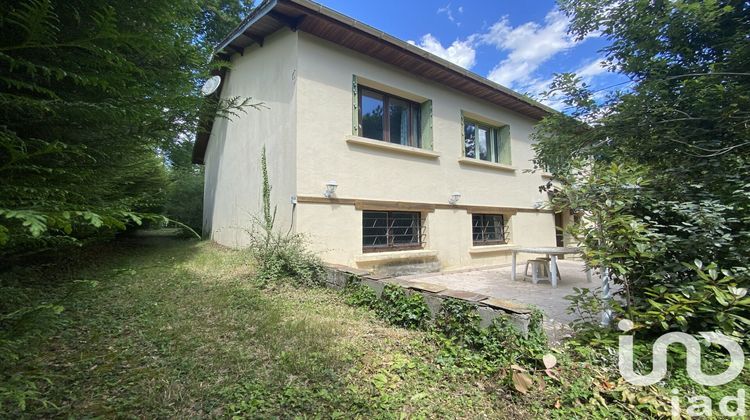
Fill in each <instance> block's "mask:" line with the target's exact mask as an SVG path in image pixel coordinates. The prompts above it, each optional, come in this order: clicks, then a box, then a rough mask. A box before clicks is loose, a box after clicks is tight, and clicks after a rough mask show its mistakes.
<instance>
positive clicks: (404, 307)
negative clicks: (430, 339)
mask: <svg viewBox="0 0 750 420" xmlns="http://www.w3.org/2000/svg"><path fill="white" fill-rule="evenodd" d="M380 299H381V306H380V307H381V311H380V316H381V317H382V318H383V319H385V320H386V321H388V322H390V323H391V324H393V325H398V326H400V327H404V328H412V329H424V328H425V327H427V325H428V324H429V321H430V309H429V308H428V307H427V303H425V300H424V296H422V294H421V293H417V292H414V293H411V295H407V294H406V291H404V289H403V288H402V287H400V286H396V285H393V284H389V285H386V286H385V288H384V289H383V295H382V296H381V298H380Z"/></svg>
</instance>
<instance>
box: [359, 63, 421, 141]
mask: <svg viewBox="0 0 750 420" xmlns="http://www.w3.org/2000/svg"><path fill="white" fill-rule="evenodd" d="M352 134H353V135H355V136H358V137H364V138H368V139H373V140H381V141H385V142H388V143H394V144H400V145H403V146H410V147H418V148H422V149H427V150H432V101H431V100H426V101H421V102H417V101H413V100H410V99H406V98H402V97H400V96H396V95H394V94H391V93H388V92H384V91H382V90H378V89H374V88H370V87H367V86H363V85H362V84H360V83H359V81H358V80H357V76H356V75H355V76H353V77H352Z"/></svg>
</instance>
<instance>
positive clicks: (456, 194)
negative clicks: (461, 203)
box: [448, 192, 461, 205]
mask: <svg viewBox="0 0 750 420" xmlns="http://www.w3.org/2000/svg"><path fill="white" fill-rule="evenodd" d="M460 199H461V193H460V192H454V193H453V194H451V198H449V199H448V203H449V204H452V205H453V204H456V203H458V200H460Z"/></svg>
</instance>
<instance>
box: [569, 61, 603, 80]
mask: <svg viewBox="0 0 750 420" xmlns="http://www.w3.org/2000/svg"><path fill="white" fill-rule="evenodd" d="M603 61H604V60H602V59H601V58H596V59H594V60H592V61H591V62H589V63H588V64H586V65H584V66H581V67H580V68H578V69H577V70H575V71H574V72H573V73H575V74H576V75H577V76H580V77H581V78H582V79H583V81H584V82H586V83H591V80H592V79H593V78H595V77H596V76H599V75H600V74H604V73H607V69H606V68H605V67H603V66H602V62H603Z"/></svg>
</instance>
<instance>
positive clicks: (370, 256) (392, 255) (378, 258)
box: [354, 249, 438, 263]
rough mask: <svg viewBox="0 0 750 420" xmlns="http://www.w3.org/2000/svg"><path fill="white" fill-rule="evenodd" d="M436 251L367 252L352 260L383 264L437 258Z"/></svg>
mask: <svg viewBox="0 0 750 420" xmlns="http://www.w3.org/2000/svg"><path fill="white" fill-rule="evenodd" d="M437 254H438V253H437V251H431V250H428V249H415V250H408V251H386V252H369V253H367V254H364V255H360V256H358V257H355V258H354V261H356V262H358V263H368V262H383V261H403V260H413V259H423V258H435V257H437Z"/></svg>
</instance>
